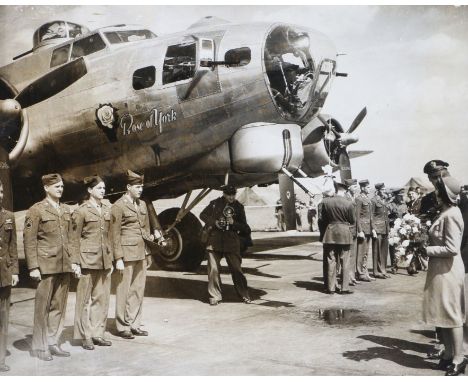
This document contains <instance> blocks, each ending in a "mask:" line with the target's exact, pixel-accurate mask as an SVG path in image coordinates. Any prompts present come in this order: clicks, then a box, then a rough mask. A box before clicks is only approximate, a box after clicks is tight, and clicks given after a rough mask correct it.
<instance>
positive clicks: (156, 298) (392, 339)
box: [3, 232, 443, 376]
mask: <svg viewBox="0 0 468 382" xmlns="http://www.w3.org/2000/svg"><path fill="white" fill-rule="evenodd" d="M317 236H318V235H317V234H316V233H306V232H283V233H278V232H256V233H254V243H255V246H254V247H253V248H251V249H250V253H249V254H248V255H247V256H246V258H244V260H243V269H244V271H245V274H246V276H247V279H248V283H249V287H250V290H251V296H252V298H253V300H254V301H253V304H251V305H247V304H243V303H241V302H239V300H238V298H237V295H236V293H235V291H234V288H233V286H232V280H231V278H230V275H229V274H228V273H227V267H226V263H225V261H224V260H223V262H222V264H223V265H224V266H223V271H224V273H223V275H222V281H223V285H224V287H223V298H224V301H223V303H222V304H220V305H219V306H215V307H212V306H210V305H209V304H208V297H207V291H206V288H207V276H206V262H204V263H203V264H202V266H201V268H200V269H199V271H198V272H196V273H187V272H165V271H160V270H156V269H152V270H150V271H149V273H148V278H147V284H146V293H145V295H146V297H145V301H144V307H143V322H144V329H146V330H148V331H149V334H150V335H149V337H136V338H135V339H133V340H124V339H121V338H120V337H116V336H115V335H114V334H115V325H114V303H115V295H114V294H112V296H111V306H110V309H109V320H108V325H107V330H108V332H109V333H108V334H107V338H108V339H110V340H112V342H113V345H112V347H110V348H106V347H96V349H95V350H94V351H87V350H84V349H83V348H82V347H81V346H73V344H72V343H70V340H71V339H72V335H73V315H74V305H75V293H74V292H71V293H70V295H69V298H68V309H67V315H66V321H65V329H64V331H63V334H62V338H61V341H62V347H63V348H64V349H65V350H68V351H70V352H71V357H70V358H57V357H56V358H54V360H53V361H52V362H43V361H39V360H37V359H36V358H32V357H31V356H30V343H31V334H32V321H33V306H34V293H35V290H34V289H33V288H32V287H30V286H28V285H25V284H24V280H23V283H21V284H20V287H19V288H14V289H13V292H12V307H11V316H10V330H9V337H8V350H9V355H8V356H7V359H6V363H7V364H8V365H9V366H10V367H11V371H10V372H9V373H7V374H3V375H5V376H8V375H443V372H441V371H436V370H432V367H433V366H434V365H435V361H429V360H427V359H426V357H425V356H426V352H427V351H429V350H431V349H432V343H433V331H432V328H430V327H427V326H424V325H423V324H422V323H421V321H420V314H421V303H422V291H423V286H424V282H425V278H426V275H425V273H424V272H420V273H419V274H418V275H416V276H413V277H411V276H408V275H407V273H406V271H405V270H400V271H399V273H398V274H397V275H392V278H390V279H387V280H376V281H373V282H371V283H361V284H360V285H358V286H356V287H353V290H354V291H355V293H354V294H352V295H339V294H335V295H332V296H330V295H327V294H324V293H323V284H322V245H321V244H320V243H319V242H318V237H317ZM369 265H370V264H369ZM73 290H74V289H73Z"/></svg>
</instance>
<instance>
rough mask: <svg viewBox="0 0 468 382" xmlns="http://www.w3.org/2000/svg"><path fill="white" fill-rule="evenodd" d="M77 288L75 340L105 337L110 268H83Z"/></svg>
mask: <svg viewBox="0 0 468 382" xmlns="http://www.w3.org/2000/svg"><path fill="white" fill-rule="evenodd" d="M81 272H82V275H81V277H80V280H79V281H78V286H77V288H76V305H75V327H74V330H73V338H74V339H75V340H80V339H88V340H89V339H91V338H96V337H104V332H105V331H106V323H107V313H108V310H109V298H110V286H111V277H110V270H109V269H82V270H81Z"/></svg>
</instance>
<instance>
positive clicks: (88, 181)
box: [83, 175, 104, 188]
mask: <svg viewBox="0 0 468 382" xmlns="http://www.w3.org/2000/svg"><path fill="white" fill-rule="evenodd" d="M101 182H104V181H103V180H102V178H101V177H100V176H99V175H93V176H87V177H86V178H84V179H83V183H84V185H85V186H86V187H88V188H93V187H96V186H97V185H98V184H99V183H101Z"/></svg>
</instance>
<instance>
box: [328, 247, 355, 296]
mask: <svg viewBox="0 0 468 382" xmlns="http://www.w3.org/2000/svg"><path fill="white" fill-rule="evenodd" d="M350 248H351V246H350V245H341V244H323V255H324V257H325V258H326V263H327V265H326V272H327V273H326V283H325V287H326V288H327V290H328V291H329V292H334V291H335V289H336V284H337V281H336V274H337V265H338V264H340V265H341V267H340V269H341V290H342V291H347V290H349V280H350V279H349V254H350Z"/></svg>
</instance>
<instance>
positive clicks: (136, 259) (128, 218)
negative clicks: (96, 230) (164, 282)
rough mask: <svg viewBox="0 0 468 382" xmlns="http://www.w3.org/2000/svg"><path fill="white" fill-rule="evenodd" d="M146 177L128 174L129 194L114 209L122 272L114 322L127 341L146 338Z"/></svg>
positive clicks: (115, 240) (117, 257) (148, 260)
mask: <svg viewBox="0 0 468 382" xmlns="http://www.w3.org/2000/svg"><path fill="white" fill-rule="evenodd" d="M143 182H144V177H143V175H139V174H137V173H135V172H133V171H130V170H128V171H127V192H126V193H125V194H124V195H123V196H122V197H121V198H120V199H119V200H117V201H116V202H115V203H114V205H113V206H112V208H111V225H110V231H111V242H112V245H113V254H114V259H115V260H116V263H115V268H116V269H117V270H118V271H119V273H120V279H119V281H118V284H117V289H116V305H115V323H116V327H117V331H118V332H119V335H120V336H121V337H123V338H126V339H132V338H135V336H147V335H148V332H147V331H146V330H142V329H141V328H140V325H141V316H142V308H143V297H144V294H145V285H146V269H147V268H149V267H150V266H151V256H150V253H149V250H148V248H147V246H146V244H145V240H151V241H152V239H153V236H152V235H151V234H150V224H149V217H148V209H147V206H146V204H145V202H143V201H140V196H141V193H142V192H143Z"/></svg>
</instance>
